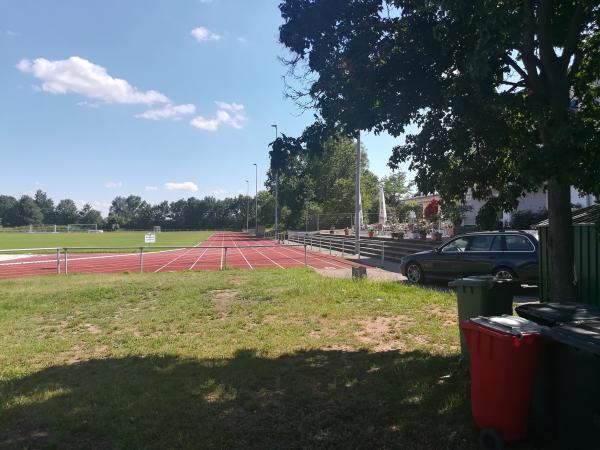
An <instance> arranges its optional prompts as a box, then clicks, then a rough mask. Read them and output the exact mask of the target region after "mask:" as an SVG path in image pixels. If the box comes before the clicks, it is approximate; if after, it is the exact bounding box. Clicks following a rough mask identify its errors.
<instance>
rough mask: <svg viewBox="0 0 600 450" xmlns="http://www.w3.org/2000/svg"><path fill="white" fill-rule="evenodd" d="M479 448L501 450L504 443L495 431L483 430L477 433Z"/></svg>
mask: <svg viewBox="0 0 600 450" xmlns="http://www.w3.org/2000/svg"><path fill="white" fill-rule="evenodd" d="M479 448H480V449H481V450H502V449H503V448H504V443H503V442H502V439H501V438H500V435H499V434H498V433H497V432H496V430H494V429H492V428H485V429H483V430H481V432H480V433H479Z"/></svg>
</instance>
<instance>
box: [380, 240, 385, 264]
mask: <svg viewBox="0 0 600 450" xmlns="http://www.w3.org/2000/svg"><path fill="white" fill-rule="evenodd" d="M384 264H385V241H383V242H382V243H381V267H383V266H384Z"/></svg>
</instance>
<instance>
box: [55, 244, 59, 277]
mask: <svg viewBox="0 0 600 450" xmlns="http://www.w3.org/2000/svg"><path fill="white" fill-rule="evenodd" d="M56 273H57V274H58V275H60V248H57V249H56Z"/></svg>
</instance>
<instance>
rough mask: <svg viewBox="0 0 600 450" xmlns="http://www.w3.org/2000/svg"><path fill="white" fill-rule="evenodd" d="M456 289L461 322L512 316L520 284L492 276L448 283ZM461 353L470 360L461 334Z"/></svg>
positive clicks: (467, 278) (460, 279)
mask: <svg viewBox="0 0 600 450" xmlns="http://www.w3.org/2000/svg"><path fill="white" fill-rule="evenodd" d="M448 286H451V287H455V288H456V297H457V305H458V320H459V324H460V322H462V321H464V320H468V319H471V318H473V317H479V316H485V317H490V316H502V315H509V316H510V315H512V311H513V310H512V305H513V295H514V293H515V292H516V290H517V289H518V287H519V282H518V281H515V280H506V279H503V278H497V277H494V276H492V275H481V276H473V277H465V278H457V279H456V280H454V281H451V282H450V283H448ZM459 333H460V351H461V354H462V357H463V359H468V357H469V352H468V350H467V346H466V341H465V338H464V336H463V333H462V332H460V331H459Z"/></svg>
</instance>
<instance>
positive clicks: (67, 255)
mask: <svg viewBox="0 0 600 450" xmlns="http://www.w3.org/2000/svg"><path fill="white" fill-rule="evenodd" d="M64 250H65V275H69V250H68V249H67V248H66V247H65V249H64Z"/></svg>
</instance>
